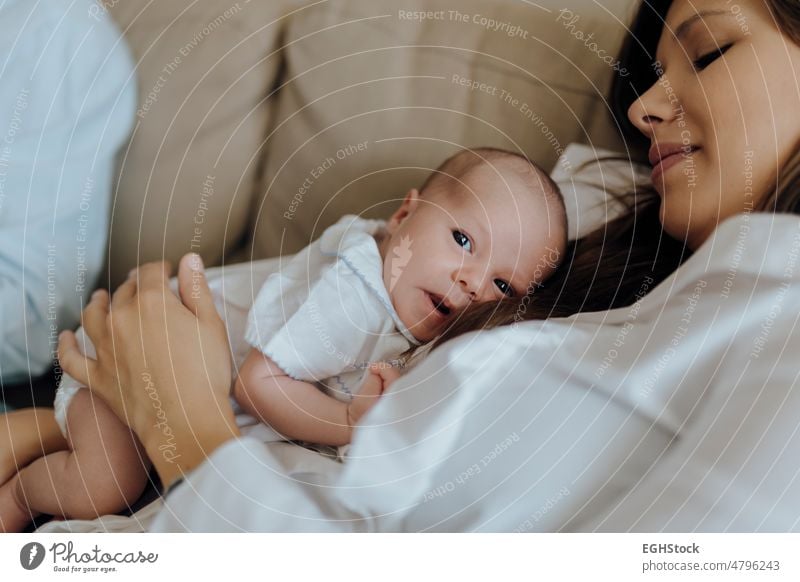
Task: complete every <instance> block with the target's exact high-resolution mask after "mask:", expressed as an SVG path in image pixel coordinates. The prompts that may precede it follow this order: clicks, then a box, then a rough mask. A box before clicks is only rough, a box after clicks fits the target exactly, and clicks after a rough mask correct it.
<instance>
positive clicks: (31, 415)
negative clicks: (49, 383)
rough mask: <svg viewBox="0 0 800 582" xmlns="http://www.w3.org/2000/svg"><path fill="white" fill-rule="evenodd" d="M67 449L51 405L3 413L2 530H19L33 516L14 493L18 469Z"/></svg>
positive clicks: (0, 454)
mask: <svg viewBox="0 0 800 582" xmlns="http://www.w3.org/2000/svg"><path fill="white" fill-rule="evenodd" d="M66 448H67V441H66V439H64V437H63V436H62V434H61V430H60V429H59V428H58V425H57V424H56V421H55V417H54V415H53V409H52V408H26V409H23V410H15V411H14V412H9V413H7V414H2V415H0V532H6V531H20V530H21V529H22V528H23V527H25V525H26V524H27V523H28V522H30V521H31V520H32V519H33V518H32V517H31V516H30V512H29V511H28V508H27V507H24V506H21V505H20V504H19V502H18V500H17V498H16V497H15V496H14V495H13V491H14V487H15V483H14V482H15V481H16V475H17V471H18V470H19V469H20V468H21V467H25V466H26V465H28V464H29V463H31V462H32V461H34V460H36V459H38V458H40V457H42V456H43V455H47V454H50V453H54V452H56V451H61V450H64V449H66Z"/></svg>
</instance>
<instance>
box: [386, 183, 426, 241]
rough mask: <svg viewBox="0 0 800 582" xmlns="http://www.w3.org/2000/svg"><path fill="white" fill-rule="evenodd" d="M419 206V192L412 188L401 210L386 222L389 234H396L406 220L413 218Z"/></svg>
mask: <svg viewBox="0 0 800 582" xmlns="http://www.w3.org/2000/svg"><path fill="white" fill-rule="evenodd" d="M417 204H419V190H417V189H416V188H412V189H411V190H409V191H408V194H406V197H405V199H404V200H403V203H402V204H401V205H400V208H398V209H397V210H395V212H394V214H392V216H391V218H390V219H389V220H388V221H387V222H386V229H387V230H388V231H389V233H394V231H395V230H397V227H399V226H400V225H401V224H402V223H403V221H404V220H405V219H406V218H408V217H409V216H411V214H412V213H413V212H414V210H415V209H416V208H417Z"/></svg>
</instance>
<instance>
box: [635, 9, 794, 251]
mask: <svg viewBox="0 0 800 582" xmlns="http://www.w3.org/2000/svg"><path fill="white" fill-rule="evenodd" d="M656 59H657V62H656V63H655V64H654V69H655V70H656V73H657V74H658V75H660V78H659V80H658V82H657V83H655V84H654V85H653V86H652V87H651V88H650V89H649V90H648V91H647V92H645V93H644V94H643V95H641V96H640V99H639V100H638V101H636V102H634V104H633V105H631V107H630V109H629V111H628V116H629V117H630V119H631V121H632V122H633V123H634V124H635V125H636V127H637V128H638V129H639V130H640V131H641V132H642V133H644V134H645V135H646V136H647V137H649V138H650V140H651V146H652V147H651V150H650V162H651V163H652V164H653V166H654V168H653V184H654V186H655V188H656V190H657V191H658V193H659V194H660V195H661V211H660V217H661V223H662V224H663V226H664V230H665V231H666V232H667V233H668V234H670V235H671V236H672V237H674V238H676V239H678V240H685V241H686V243H687V244H688V246H689V248H691V249H696V248H697V247H698V246H700V244H702V243H703V241H704V240H706V238H707V237H708V236H709V234H711V232H712V231H713V230H714V228H716V226H717V225H718V224H719V223H720V222H722V221H723V220H724V219H725V218H727V217H729V216H732V215H734V214H737V213H740V212H748V211H750V210H754V209H757V208H758V207H759V204H760V203H761V202H763V201H764V200H765V199H766V197H767V196H768V194H769V192H770V191H771V190H772V189H773V187H774V184H775V180H776V176H777V174H778V170H779V169H780V168H782V167H783V165H784V164H785V163H786V161H787V159H788V158H789V157H790V156H791V154H792V153H793V152H794V151H795V150H796V149H797V148H798V147H800V47H798V46H797V45H796V44H794V43H793V42H792V41H791V39H790V38H789V37H787V36H784V35H783V34H782V33H781V32H780V30H779V29H778V27H777V25H776V24H775V22H774V21H773V18H772V14H771V12H770V11H769V9H768V8H767V6H766V5H765V3H764V2H763V1H762V0H735V1H731V0H705V1H703V0H701V1H696V0H695V1H693V2H690V1H689V0H676V1H675V2H673V4H672V5H671V7H670V10H669V12H668V14H667V18H666V24H665V25H664V28H663V30H662V34H661V38H660V39H659V43H658V49H657V51H656Z"/></svg>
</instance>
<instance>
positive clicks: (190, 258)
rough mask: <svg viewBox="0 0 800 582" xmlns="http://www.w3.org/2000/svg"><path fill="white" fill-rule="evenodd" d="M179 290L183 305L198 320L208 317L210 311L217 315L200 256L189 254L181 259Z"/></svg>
mask: <svg viewBox="0 0 800 582" xmlns="http://www.w3.org/2000/svg"><path fill="white" fill-rule="evenodd" d="M178 290H179V292H180V296H181V301H182V302H183V304H184V305H185V306H186V308H187V309H189V311H191V312H192V313H194V314H195V315H196V316H197V317H198V318H202V317H203V316H204V315H207V314H208V312H209V310H211V311H213V312H214V313H216V308H215V307H214V298H213V297H212V295H211V289H209V288H208V282H207V281H206V274H205V271H204V270H203V260H202V259H201V258H200V255H198V254H196V253H188V254H186V255H184V256H183V258H181V262H180V264H179V266H178Z"/></svg>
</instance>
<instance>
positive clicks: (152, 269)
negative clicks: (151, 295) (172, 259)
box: [132, 261, 172, 293]
mask: <svg viewBox="0 0 800 582" xmlns="http://www.w3.org/2000/svg"><path fill="white" fill-rule="evenodd" d="M171 272H172V265H170V263H169V261H159V262H157V263H145V264H144V265H141V266H140V267H139V268H138V269H137V272H136V274H135V275H134V276H133V277H132V278H133V279H134V280H136V283H137V285H138V287H139V291H140V292H141V293H145V292H148V291H151V290H157V291H168V292H170V293H171V291H169V289H167V287H169V274H170V273H171Z"/></svg>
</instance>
